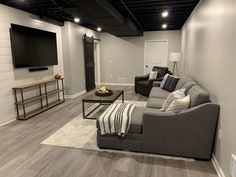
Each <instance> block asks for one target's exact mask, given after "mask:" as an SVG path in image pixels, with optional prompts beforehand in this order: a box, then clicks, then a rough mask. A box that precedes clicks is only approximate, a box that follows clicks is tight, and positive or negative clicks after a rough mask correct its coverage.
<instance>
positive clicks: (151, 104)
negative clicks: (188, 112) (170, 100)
mask: <svg viewBox="0 0 236 177" xmlns="http://www.w3.org/2000/svg"><path fill="white" fill-rule="evenodd" d="M165 100H166V99H162V98H149V99H148V101H147V107H148V108H155V109H161V107H162V105H163V104H164V102H165Z"/></svg>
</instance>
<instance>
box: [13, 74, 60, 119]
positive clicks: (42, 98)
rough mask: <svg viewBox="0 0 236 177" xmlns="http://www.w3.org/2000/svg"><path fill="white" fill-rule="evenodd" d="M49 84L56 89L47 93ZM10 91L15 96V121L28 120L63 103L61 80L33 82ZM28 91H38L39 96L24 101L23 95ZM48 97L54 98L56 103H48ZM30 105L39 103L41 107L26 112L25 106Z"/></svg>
mask: <svg viewBox="0 0 236 177" xmlns="http://www.w3.org/2000/svg"><path fill="white" fill-rule="evenodd" d="M49 83H51V84H53V83H55V88H56V89H54V90H50V91H48V87H49V86H50V85H49ZM12 89H13V92H14V96H15V105H16V111H17V119H19V120H26V119H29V118H31V117H33V116H35V115H37V114H40V113H42V112H44V111H46V110H48V109H50V108H52V107H54V106H57V105H59V104H61V103H63V102H64V101H65V93H64V79H63V78H61V79H49V80H44V81H40V82H34V83H32V84H27V85H22V86H18V87H14V88H12ZM29 89H31V90H36V91H37V90H38V92H39V95H37V96H33V97H30V98H27V99H25V95H24V93H25V92H26V91H27V90H29ZM61 93H62V96H61ZM50 96H56V101H53V102H49V97H50ZM19 97H20V99H19ZM30 103H31V105H32V104H34V103H39V104H40V105H41V106H40V107H39V108H36V109H34V110H32V111H30V112H27V111H26V106H27V105H28V104H30ZM20 107H22V111H21V110H20V109H19V108H20ZM21 112H22V113H21Z"/></svg>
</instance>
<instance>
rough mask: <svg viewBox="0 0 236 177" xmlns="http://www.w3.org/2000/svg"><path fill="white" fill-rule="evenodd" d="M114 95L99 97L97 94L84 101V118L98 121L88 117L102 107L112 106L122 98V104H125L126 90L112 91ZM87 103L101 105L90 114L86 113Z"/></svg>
mask: <svg viewBox="0 0 236 177" xmlns="http://www.w3.org/2000/svg"><path fill="white" fill-rule="evenodd" d="M112 91H113V95H110V96H97V95H95V92H94V93H93V94H91V95H89V96H87V97H85V98H83V99H82V109H83V118H84V119H97V118H88V116H89V115H90V114H91V113H93V112H94V111H95V110H96V109H98V108H99V106H101V105H110V104H112V103H114V102H115V101H116V100H117V99H118V98H119V97H120V96H121V97H122V103H124V90H112ZM85 103H99V105H98V106H96V107H95V108H94V109H93V110H91V111H90V112H89V113H87V114H86V113H85Z"/></svg>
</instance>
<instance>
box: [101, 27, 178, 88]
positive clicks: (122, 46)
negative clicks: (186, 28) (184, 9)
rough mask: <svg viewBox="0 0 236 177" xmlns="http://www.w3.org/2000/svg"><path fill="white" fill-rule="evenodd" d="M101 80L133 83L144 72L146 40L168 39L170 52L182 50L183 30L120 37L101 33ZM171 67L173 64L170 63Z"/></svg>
mask: <svg viewBox="0 0 236 177" xmlns="http://www.w3.org/2000/svg"><path fill="white" fill-rule="evenodd" d="M100 36H101V82H102V83H119V82H120V80H119V78H126V81H124V82H125V83H128V84H133V82H134V77H135V76H137V75H143V74H144V44H145V40H161V39H167V40H168V52H173V51H176V52H178V51H181V31H159V32H145V33H144V36H142V37H129V38H118V37H115V36H113V35H111V34H108V33H102V34H101V35H100ZM169 67H170V68H172V67H171V64H170V63H169Z"/></svg>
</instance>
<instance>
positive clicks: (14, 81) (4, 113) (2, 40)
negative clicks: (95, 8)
mask: <svg viewBox="0 0 236 177" xmlns="http://www.w3.org/2000/svg"><path fill="white" fill-rule="evenodd" d="M35 19H37V18H36V16H33V15H31V14H29V13H26V12H23V11H20V10H16V9H13V8H10V7H7V6H4V5H0V125H1V124H3V123H6V122H8V121H11V120H13V119H15V118H16V112H15V108H14V107H15V106H14V100H13V94H12V87H14V86H17V85H23V84H26V83H29V82H33V81H38V80H42V79H47V78H51V77H53V75H54V74H55V73H59V74H62V75H63V59H62V42H61V27H59V26H56V25H52V24H49V23H45V22H42V21H37V20H35ZM11 23H15V24H19V25H23V26H29V27H33V28H38V29H42V30H46V31H51V32H55V33H56V34H57V51H58V65H57V66H53V67H49V70H48V71H42V72H34V73H30V72H29V71H28V69H14V68H13V65H12V54H11V44H10V33H9V28H10V24H11Z"/></svg>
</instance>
